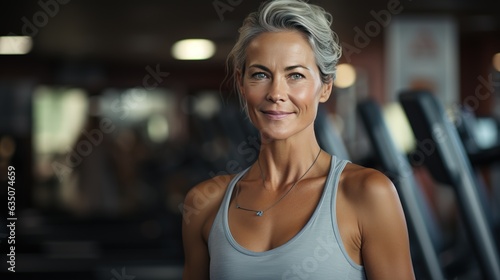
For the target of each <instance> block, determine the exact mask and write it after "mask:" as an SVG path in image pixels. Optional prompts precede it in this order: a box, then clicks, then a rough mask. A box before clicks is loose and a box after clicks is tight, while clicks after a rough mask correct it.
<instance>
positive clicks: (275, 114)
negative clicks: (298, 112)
mask: <svg viewBox="0 0 500 280" xmlns="http://www.w3.org/2000/svg"><path fill="white" fill-rule="evenodd" d="M262 113H264V115H265V116H266V117H267V118H268V119H270V120H282V119H284V118H286V117H288V116H290V115H292V114H293V113H292V112H283V111H262Z"/></svg>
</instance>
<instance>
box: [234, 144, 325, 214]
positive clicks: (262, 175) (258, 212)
mask: <svg viewBox="0 0 500 280" xmlns="http://www.w3.org/2000/svg"><path fill="white" fill-rule="evenodd" d="M319 154H321V148H320V149H319V152H318V154H317V155H316V158H315V159H314V161H313V163H312V164H311V166H309V168H308V169H307V170H306V172H305V173H304V174H302V176H300V178H299V179H298V180H297V181H296V182H295V183H293V185H292V186H291V187H290V188H289V189H288V191H286V193H285V194H283V195H282V196H281V197H280V198H279V199H278V200H277V201H276V202H274V203H273V204H271V206H269V207H267V208H265V209H264V210H254V209H250V208H245V207H241V206H240V204H239V203H238V195H239V194H240V185H239V184H238V187H237V188H236V209H240V210H245V211H249V212H255V215H257V216H258V217H262V215H264V212H266V211H268V210H269V209H271V208H273V207H274V206H276V204H278V203H279V202H280V201H281V200H282V199H283V198H285V196H287V195H288V194H289V193H290V192H291V191H292V189H293V188H294V187H295V186H296V185H297V183H298V182H299V181H300V180H302V178H304V176H306V174H307V172H309V170H311V168H312V167H313V166H314V164H315V163H316V161H317V160H318V158H319ZM257 163H258V165H259V169H260V176H261V178H262V184H263V185H265V178H264V173H263V172H262V167H261V166H260V161H259V160H258V159H257Z"/></svg>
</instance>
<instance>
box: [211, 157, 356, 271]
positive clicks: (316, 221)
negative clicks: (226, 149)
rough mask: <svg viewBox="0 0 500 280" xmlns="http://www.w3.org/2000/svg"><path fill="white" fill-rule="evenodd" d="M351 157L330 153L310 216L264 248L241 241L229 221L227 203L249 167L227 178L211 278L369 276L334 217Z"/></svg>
mask: <svg viewBox="0 0 500 280" xmlns="http://www.w3.org/2000/svg"><path fill="white" fill-rule="evenodd" d="M347 163H348V161H346V160H340V159H338V158H337V157H335V156H332V163H331V166H330V171H329V173H328V177H327V180H326V185H325V187H324V189H323V193H322V195H321V198H320V201H319V203H318V205H317V206H316V209H315V210H314V212H313V214H312V216H311V218H310V220H309V221H308V222H307V224H306V225H305V226H304V228H302V229H301V230H300V231H299V232H298V233H297V235H295V236H294V237H293V238H292V239H290V240H289V241H288V242H286V243H285V244H283V245H281V246H279V247H276V248H274V249H271V250H269V251H265V252H254V251H250V250H247V249H245V248H244V247H242V246H241V245H239V244H238V243H237V242H236V240H235V239H234V238H233V236H232V234H231V232H230V230H229V224H228V218H227V217H228V207H229V203H230V199H231V194H232V192H233V189H234V186H235V185H236V183H237V182H238V181H239V180H240V179H241V177H242V176H243V175H244V174H245V173H246V172H247V171H248V169H246V170H244V171H243V172H241V173H239V174H237V175H236V176H235V177H234V179H233V180H232V181H231V182H230V183H229V186H228V188H227V191H226V194H225V196H224V199H223V200H222V203H221V206H220V208H219V211H218V212H217V215H216V217H215V220H214V223H213V225H212V228H211V230H210V234H209V237H208V250H209V254H210V279H216V280H226V279H227V280H229V279H230V280H246V279H259V280H261V279H289V280H292V279H293V280H299V279H315V280H322V279H366V276H365V272H364V268H363V266H360V265H358V264H356V263H355V262H354V261H353V260H352V259H351V258H350V257H349V255H348V254H347V252H346V250H345V248H344V245H343V243H342V240H341V237H340V232H339V228H338V225H337V219H336V211H335V209H336V207H335V204H336V195H337V188H338V183H339V178H340V173H342V170H344V167H345V166H346V164H347Z"/></svg>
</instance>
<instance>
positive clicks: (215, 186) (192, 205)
mask: <svg viewBox="0 0 500 280" xmlns="http://www.w3.org/2000/svg"><path fill="white" fill-rule="evenodd" d="M233 177H234V175H220V176H216V177H213V178H210V179H208V180H205V181H203V182H201V183H199V184H197V185H196V186H194V187H193V188H191V189H190V190H189V191H188V193H187V194H186V197H185V199H184V204H183V209H182V211H183V212H182V213H183V219H184V222H190V221H191V220H192V219H196V218H197V217H203V216H205V215H206V214H209V213H210V212H211V210H214V209H213V208H214V207H215V208H218V206H219V205H220V203H221V201H222V198H223V197H224V194H225V193H226V190H227V187H228V185H229V183H230V182H231V180H232V178H233Z"/></svg>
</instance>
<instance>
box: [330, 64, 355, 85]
mask: <svg viewBox="0 0 500 280" xmlns="http://www.w3.org/2000/svg"><path fill="white" fill-rule="evenodd" d="M354 82H356V69H354V67H353V66H352V65H350V64H347V63H343V64H339V65H337V78H336V79H335V81H334V85H335V87H337V88H348V87H350V86H352V85H354Z"/></svg>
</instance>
